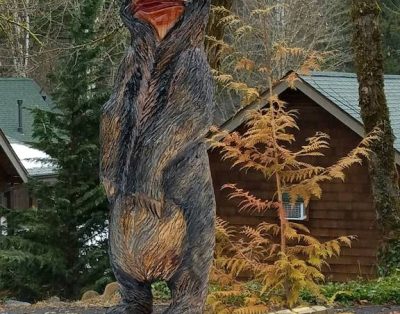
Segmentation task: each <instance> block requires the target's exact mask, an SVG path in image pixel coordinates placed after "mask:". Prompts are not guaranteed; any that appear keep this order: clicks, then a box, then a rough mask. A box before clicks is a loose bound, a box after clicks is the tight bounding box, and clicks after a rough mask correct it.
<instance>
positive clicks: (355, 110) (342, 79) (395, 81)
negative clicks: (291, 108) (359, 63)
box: [301, 72, 400, 151]
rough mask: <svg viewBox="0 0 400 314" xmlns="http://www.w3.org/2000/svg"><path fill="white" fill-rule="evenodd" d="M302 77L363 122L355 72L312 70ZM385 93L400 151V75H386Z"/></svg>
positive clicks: (396, 142)
mask: <svg viewBox="0 0 400 314" xmlns="http://www.w3.org/2000/svg"><path fill="white" fill-rule="evenodd" d="M301 79H302V80H303V81H305V82H306V83H308V84H309V85H310V86H312V87H313V88H314V89H316V90H317V91H318V92H319V93H321V94H322V95H324V96H325V97H327V98H328V99H329V100H330V101H331V102H333V103H334V104H336V105H337V106H338V107H339V108H340V109H341V110H343V111H344V112H346V113H347V114H348V115H350V116H351V117H353V118H354V119H356V120H357V121H358V122H360V123H362V120H361V116H360V108H359V106H358V100H359V96H358V81H357V76H356V74H354V73H340V72H312V73H311V75H309V76H304V75H303V76H301ZM385 93H386V98H387V103H388V107H389V111H390V119H391V124H392V128H393V132H394V135H395V136H396V140H395V144H394V145H395V148H396V149H397V150H398V151H400V75H385Z"/></svg>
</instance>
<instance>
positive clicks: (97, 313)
mask: <svg viewBox="0 0 400 314" xmlns="http://www.w3.org/2000/svg"><path fill="white" fill-rule="evenodd" d="M165 308H166V306H156V307H155V308H154V314H161V313H162V311H163V310H164V309H165ZM106 310H107V308H104V307H98V308H96V307H88V308H82V307H74V306H60V307H58V308H55V307H47V308H38V307H34V306H23V307H12V308H2V307H1V306H0V314H104V313H105V312H106Z"/></svg>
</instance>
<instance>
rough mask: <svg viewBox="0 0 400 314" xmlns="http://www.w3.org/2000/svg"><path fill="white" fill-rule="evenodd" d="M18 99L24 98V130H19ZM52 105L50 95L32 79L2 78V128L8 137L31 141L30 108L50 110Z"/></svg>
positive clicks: (0, 92)
mask: <svg viewBox="0 0 400 314" xmlns="http://www.w3.org/2000/svg"><path fill="white" fill-rule="evenodd" d="M44 98H45V99H44ZM18 100H22V108H23V109H22V132H19V131H18ZM50 106H51V100H50V98H49V96H47V95H46V94H45V93H44V92H43V91H42V89H41V88H40V87H39V85H38V84H37V83H36V82H35V81H33V80H32V79H28V78H0V128H1V129H2V130H3V131H4V133H5V134H6V135H7V136H8V137H10V138H13V139H16V140H18V141H22V142H31V141H32V123H33V117H32V113H31V112H30V111H29V110H28V109H32V108H37V107H38V108H41V109H44V110H49V109H50Z"/></svg>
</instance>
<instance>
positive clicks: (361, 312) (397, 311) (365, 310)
mask: <svg viewBox="0 0 400 314" xmlns="http://www.w3.org/2000/svg"><path fill="white" fill-rule="evenodd" d="M337 313H354V314H400V306H398V305H396V306H385V305H373V306H359V307H352V308H346V309H341V310H338V311H337Z"/></svg>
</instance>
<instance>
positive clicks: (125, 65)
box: [101, 0, 215, 314]
mask: <svg viewBox="0 0 400 314" xmlns="http://www.w3.org/2000/svg"><path fill="white" fill-rule="evenodd" d="M209 8H210V0H192V1H184V0H133V1H132V0H129V1H125V2H124V3H123V4H122V8H121V16H122V19H123V21H124V23H125V25H126V26H127V27H128V29H129V31H130V33H131V35H132V39H131V42H130V46H129V48H128V49H127V52H126V55H125V57H124V59H123V61H122V63H121V66H120V69H119V73H118V77H117V79H116V83H115V87H114V91H113V94H112V96H111V98H110V100H109V101H108V102H107V103H106V104H105V105H104V107H103V115H102V123H101V139H102V156H101V164H102V166H101V177H102V181H103V184H104V187H105V190H106V193H107V197H108V200H109V203H110V207H111V221H110V230H109V237H110V259H111V263H112V266H113V270H114V273H115V276H116V278H117V280H118V282H119V283H120V285H121V290H122V291H121V294H122V299H123V304H121V305H120V306H118V307H116V308H114V309H112V310H111V311H110V313H137V314H146V313H152V294H151V283H152V282H154V281H156V280H165V281H166V282H167V283H168V286H169V287H170V289H171V292H172V298H173V300H172V303H171V305H170V307H169V308H168V310H167V311H166V313H173V314H179V313H194V314H195V313H202V312H203V309H204V302H205V297H206V294H207V282H208V273H209V269H210V266H211V263H212V256H213V248H214V216H215V200H214V194H213V187H212V182H211V176H210V170H209V163H208V157H207V151H206V145H205V143H204V138H205V135H206V133H207V131H208V129H209V127H210V121H211V120H212V107H213V106H212V104H213V102H212V99H213V84H212V78H211V75H210V69H209V66H208V63H207V60H206V56H205V53H204V48H203V40H204V32H205V27H206V23H207V19H208V14H209Z"/></svg>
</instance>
